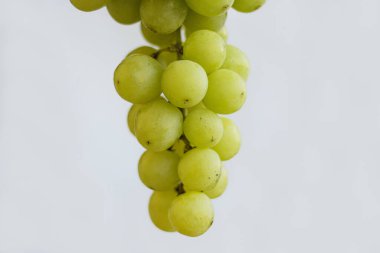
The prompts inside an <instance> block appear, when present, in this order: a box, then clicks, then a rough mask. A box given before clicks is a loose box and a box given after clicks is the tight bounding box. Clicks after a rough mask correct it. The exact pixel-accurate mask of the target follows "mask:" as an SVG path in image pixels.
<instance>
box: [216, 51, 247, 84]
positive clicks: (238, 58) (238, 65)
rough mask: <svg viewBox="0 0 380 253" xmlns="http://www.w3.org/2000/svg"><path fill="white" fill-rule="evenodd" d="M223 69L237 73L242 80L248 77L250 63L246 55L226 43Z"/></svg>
mask: <svg viewBox="0 0 380 253" xmlns="http://www.w3.org/2000/svg"><path fill="white" fill-rule="evenodd" d="M222 68H223V69H230V70H232V71H235V72H236V73H238V74H239V75H240V76H241V77H242V78H243V79H244V80H247V79H248V75H249V68H250V64H249V61H248V58H247V56H245V54H244V53H243V52H242V51H241V50H240V49H239V48H237V47H234V46H232V45H227V56H226V60H225V61H224V63H223V65H222Z"/></svg>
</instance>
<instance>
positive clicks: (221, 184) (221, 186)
mask: <svg viewBox="0 0 380 253" xmlns="http://www.w3.org/2000/svg"><path fill="white" fill-rule="evenodd" d="M221 173H222V174H221V175H220V178H219V180H218V182H217V183H216V185H215V187H214V188H212V189H211V190H206V191H204V193H205V194H206V195H207V196H208V197H209V198H211V199H215V198H217V197H219V196H221V195H222V194H223V193H224V191H225V190H226V188H227V184H228V173H227V170H226V169H225V168H222V171H221Z"/></svg>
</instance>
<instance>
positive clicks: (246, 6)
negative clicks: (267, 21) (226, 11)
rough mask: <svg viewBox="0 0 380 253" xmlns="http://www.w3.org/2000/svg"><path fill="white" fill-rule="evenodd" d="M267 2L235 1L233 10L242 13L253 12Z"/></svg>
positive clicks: (252, 0)
mask: <svg viewBox="0 0 380 253" xmlns="http://www.w3.org/2000/svg"><path fill="white" fill-rule="evenodd" d="M265 2H266V0H235V2H234V4H233V6H232V7H233V8H234V9H235V10H237V11H240V12H253V11H255V10H257V9H259V8H260V7H261V6H263V5H264V4H265Z"/></svg>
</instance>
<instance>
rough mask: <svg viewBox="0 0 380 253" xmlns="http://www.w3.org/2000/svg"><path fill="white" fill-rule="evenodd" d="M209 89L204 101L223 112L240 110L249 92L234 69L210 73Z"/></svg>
mask: <svg viewBox="0 0 380 253" xmlns="http://www.w3.org/2000/svg"><path fill="white" fill-rule="evenodd" d="M208 81H209V84H208V90H207V94H206V96H205V98H204V99H203V103H204V104H205V106H206V107H207V108H208V109H210V110H212V111H214V112H216V113H221V114H230V113H234V112H236V111H238V110H239V109H240V108H241V107H242V106H243V104H244V102H245V99H246V96H247V94H246V93H247V92H246V87H245V82H244V80H243V78H241V77H240V76H239V75H238V74H236V73H235V72H234V71H232V70H228V69H219V70H217V71H215V72H214V73H212V74H211V75H209V77H208Z"/></svg>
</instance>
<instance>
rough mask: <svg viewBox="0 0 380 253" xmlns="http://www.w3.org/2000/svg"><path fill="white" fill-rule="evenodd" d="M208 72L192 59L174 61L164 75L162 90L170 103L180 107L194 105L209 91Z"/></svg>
mask: <svg viewBox="0 0 380 253" xmlns="http://www.w3.org/2000/svg"><path fill="white" fill-rule="evenodd" d="M207 82H208V81H207V74H206V72H205V71H204V70H203V68H202V67H201V66H200V65H199V64H197V63H195V62H192V61H188V60H181V61H175V62H172V63H171V64H170V65H169V66H168V67H167V68H166V69H165V71H164V73H163V75H162V80H161V84H162V90H163V92H164V94H165V96H166V97H167V98H168V100H169V101H170V103H172V104H173V105H175V106H177V107H180V108H188V107H192V106H194V105H196V104H198V103H199V102H201V101H202V99H203V98H204V96H205V94H206V92H207Z"/></svg>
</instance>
